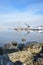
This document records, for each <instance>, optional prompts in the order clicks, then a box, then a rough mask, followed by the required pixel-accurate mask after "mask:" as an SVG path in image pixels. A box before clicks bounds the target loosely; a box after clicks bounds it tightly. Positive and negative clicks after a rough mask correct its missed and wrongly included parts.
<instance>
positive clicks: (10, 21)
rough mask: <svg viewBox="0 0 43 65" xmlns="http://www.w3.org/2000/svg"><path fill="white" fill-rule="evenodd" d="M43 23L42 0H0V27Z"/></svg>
mask: <svg viewBox="0 0 43 65" xmlns="http://www.w3.org/2000/svg"><path fill="white" fill-rule="evenodd" d="M26 23H27V24H28V25H30V26H39V25H43V0H0V27H17V26H19V27H21V26H25V24H26Z"/></svg>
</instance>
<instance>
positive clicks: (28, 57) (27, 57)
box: [8, 51, 33, 64]
mask: <svg viewBox="0 0 43 65" xmlns="http://www.w3.org/2000/svg"><path fill="white" fill-rule="evenodd" d="M8 57H9V59H10V60H11V61H12V62H16V61H20V62H22V63H23V64H26V63H28V64H30V63H31V62H32V60H33V58H32V53H31V52H30V51H19V52H15V53H11V54H8Z"/></svg>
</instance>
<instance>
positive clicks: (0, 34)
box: [0, 30, 43, 46]
mask: <svg viewBox="0 0 43 65" xmlns="http://www.w3.org/2000/svg"><path fill="white" fill-rule="evenodd" d="M22 38H25V39H26V41H25V42H31V41H36V42H43V33H39V32H31V31H30V32H29V33H27V32H26V31H19V32H17V31H14V30H5V31H0V46H3V45H4V44H5V43H7V42H11V41H16V42H17V43H22V40H21V39H22Z"/></svg>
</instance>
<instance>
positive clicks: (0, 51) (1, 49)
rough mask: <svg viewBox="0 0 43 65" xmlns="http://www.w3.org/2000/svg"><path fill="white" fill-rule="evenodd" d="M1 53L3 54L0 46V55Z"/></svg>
mask: <svg viewBox="0 0 43 65" xmlns="http://www.w3.org/2000/svg"><path fill="white" fill-rule="evenodd" d="M2 54H3V48H2V47H0V55H2Z"/></svg>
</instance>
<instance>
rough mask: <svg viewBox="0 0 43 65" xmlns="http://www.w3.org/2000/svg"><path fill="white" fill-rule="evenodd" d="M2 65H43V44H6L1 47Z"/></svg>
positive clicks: (0, 63) (0, 64)
mask: <svg viewBox="0 0 43 65" xmlns="http://www.w3.org/2000/svg"><path fill="white" fill-rule="evenodd" d="M0 65H43V43H37V42H28V43H26V44H23V43H22V44H17V42H15V41H13V42H11V43H7V44H5V45H4V46H3V47H0Z"/></svg>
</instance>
